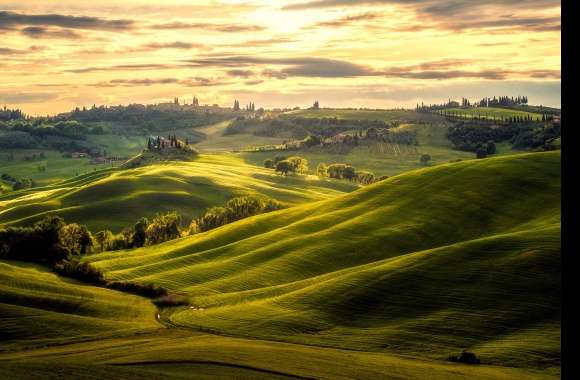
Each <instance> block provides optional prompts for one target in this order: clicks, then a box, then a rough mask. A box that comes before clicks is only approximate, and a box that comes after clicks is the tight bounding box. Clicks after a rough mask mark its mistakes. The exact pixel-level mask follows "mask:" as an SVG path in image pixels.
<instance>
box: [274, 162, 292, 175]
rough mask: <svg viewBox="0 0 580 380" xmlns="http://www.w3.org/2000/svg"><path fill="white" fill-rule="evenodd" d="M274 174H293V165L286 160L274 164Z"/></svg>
mask: <svg viewBox="0 0 580 380" xmlns="http://www.w3.org/2000/svg"><path fill="white" fill-rule="evenodd" d="M276 172H279V173H281V174H283V175H287V174H288V173H290V172H294V165H292V163H291V162H290V161H288V160H283V161H280V162H278V163H277V164H276Z"/></svg>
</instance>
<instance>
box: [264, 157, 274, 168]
mask: <svg viewBox="0 0 580 380" xmlns="http://www.w3.org/2000/svg"><path fill="white" fill-rule="evenodd" d="M264 167H265V168H267V169H273V168H274V161H272V159H270V158H267V159H265V160H264Z"/></svg>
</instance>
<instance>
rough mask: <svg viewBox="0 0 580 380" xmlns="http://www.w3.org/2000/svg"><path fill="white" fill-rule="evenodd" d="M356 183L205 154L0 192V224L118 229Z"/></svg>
mask: <svg viewBox="0 0 580 380" xmlns="http://www.w3.org/2000/svg"><path fill="white" fill-rule="evenodd" d="M354 188H356V186H355V185H352V184H349V183H346V182H342V181H330V180H329V181H325V180H319V179H317V178H313V177H280V176H277V175H275V174H274V172H273V171H272V170H268V169H263V168H257V167H253V166H250V165H247V164H245V163H244V162H243V161H242V160H240V159H238V158H235V157H231V156H220V155H203V156H200V157H199V159H197V160H196V161H194V162H175V163H168V164H160V165H154V166H146V167H142V168H137V169H131V170H122V171H116V170H113V169H107V170H104V171H97V172H93V173H89V174H86V175H82V176H78V177H74V178H71V179H69V180H67V181H64V182H62V183H59V184H56V185H52V186H46V187H44V188H35V189H30V190H25V191H20V192H13V193H9V194H6V195H3V196H2V195H0V224H2V223H5V224H25V223H30V222H32V221H34V220H37V219H39V218H41V217H42V216H43V215H46V214H48V213H52V214H58V215H62V216H63V217H64V218H65V219H66V220H67V221H70V222H73V221H75V222H81V223H84V224H87V225H88V226H89V228H91V229H92V230H99V229H103V228H108V229H113V230H116V231H118V230H120V229H122V228H124V227H127V226H129V225H132V224H133V223H135V222H136V220H137V219H138V218H139V217H141V216H152V215H154V214H155V213H157V212H163V211H174V210H176V211H178V212H179V213H181V214H183V215H184V217H185V219H186V221H187V220H188V219H191V218H192V217H194V216H197V215H199V214H200V213H201V212H202V211H203V210H205V209H206V208H208V207H210V206H214V205H222V204H224V203H225V202H226V201H227V200H229V199H231V198H232V197H234V196H239V195H247V194H263V195H266V196H269V197H272V198H275V199H277V200H279V201H281V202H286V203H289V204H296V203H301V202H305V201H313V200H320V199H326V198H330V197H333V196H335V195H338V194H341V193H343V192H347V191H351V190H353V189H354Z"/></svg>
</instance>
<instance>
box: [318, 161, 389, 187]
mask: <svg viewBox="0 0 580 380" xmlns="http://www.w3.org/2000/svg"><path fill="white" fill-rule="evenodd" d="M316 174H317V175H318V176H319V177H329V178H335V179H346V180H349V181H353V182H357V183H360V184H362V185H370V184H371V183H374V182H377V181H380V180H383V179H385V178H387V177H380V178H378V179H377V177H376V176H375V174H374V173H372V172H369V171H364V170H358V171H357V170H356V169H355V167H354V166H352V165H348V164H331V165H326V164H325V163H320V164H318V167H317V168H316Z"/></svg>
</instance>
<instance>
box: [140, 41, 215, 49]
mask: <svg viewBox="0 0 580 380" xmlns="http://www.w3.org/2000/svg"><path fill="white" fill-rule="evenodd" d="M202 46H204V45H202V44H197V43H192V42H183V41H175V42H152V43H149V44H145V45H143V48H145V49H149V50H158V49H183V50H188V49H193V48H198V47H202Z"/></svg>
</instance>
